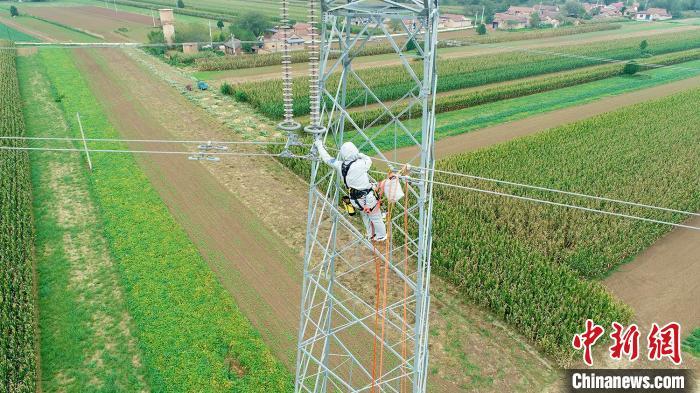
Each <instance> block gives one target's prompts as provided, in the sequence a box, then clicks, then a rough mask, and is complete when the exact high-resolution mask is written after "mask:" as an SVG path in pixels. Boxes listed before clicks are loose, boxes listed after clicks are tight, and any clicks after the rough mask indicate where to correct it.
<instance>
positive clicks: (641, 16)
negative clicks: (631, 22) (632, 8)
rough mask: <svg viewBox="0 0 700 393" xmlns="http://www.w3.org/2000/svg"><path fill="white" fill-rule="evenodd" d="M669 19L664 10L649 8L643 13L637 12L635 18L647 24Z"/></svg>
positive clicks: (669, 15)
mask: <svg viewBox="0 0 700 393" xmlns="http://www.w3.org/2000/svg"><path fill="white" fill-rule="evenodd" d="M671 18H672V16H671V14H669V13H668V11H666V9H664V8H649V9H647V10H644V11H638V12H637V14H636V17H635V19H636V20H639V21H647V22H653V21H657V20H669V19H671Z"/></svg>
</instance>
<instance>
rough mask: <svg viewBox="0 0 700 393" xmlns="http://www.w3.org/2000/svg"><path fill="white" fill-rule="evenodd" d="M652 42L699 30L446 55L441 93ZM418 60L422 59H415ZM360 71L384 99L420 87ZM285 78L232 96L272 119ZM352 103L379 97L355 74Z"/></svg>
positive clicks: (302, 101)
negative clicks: (538, 50)
mask: <svg viewBox="0 0 700 393" xmlns="http://www.w3.org/2000/svg"><path fill="white" fill-rule="evenodd" d="M643 39H646V40H647V41H648V42H649V47H648V50H647V52H648V53H649V54H651V55H661V54H665V53H670V52H679V51H684V50H689V49H694V48H699V47H700V31H697V30H696V31H691V32H688V33H684V35H683V36H682V37H679V36H678V35H676V34H665V35H654V36H648V37H639V38H631V39H623V40H610V41H605V42H602V43H600V44H597V45H595V46H591V45H588V44H578V45H570V46H566V47H552V48H543V49H541V50H542V51H554V52H560V53H565V54H566V55H567V57H563V56H562V57H553V56H551V55H550V54H547V53H536V52H515V53H514V52H506V53H497V54H492V55H486V56H480V57H476V56H474V57H467V58H456V59H446V60H440V61H438V70H439V73H440V77H439V78H438V92H448V91H453V90H458V89H466V88H470V87H476V86H482V85H486V84H491V83H498V82H506V81H511V80H515V79H520V78H526V77H531V76H536V75H543V74H547V73H554V72H560V71H566V70H572V69H576V68H581V67H587V66H593V65H599V64H600V63H601V61H599V60H595V59H591V58H585V57H583V56H590V57H604V58H610V59H615V60H629V59H635V58H638V57H640V55H641V52H640V49H639V43H640V41H641V40H643ZM416 64H417V63H416ZM414 72H415V73H416V75H418V76H419V77H421V75H422V69H420V67H417V66H414ZM357 74H358V75H359V76H360V77H361V78H362V80H363V81H365V82H366V83H367V85H368V86H370V87H371V88H372V89H373V90H374V92H375V94H376V95H377V97H378V98H379V99H381V100H382V101H391V100H396V99H399V98H401V97H402V96H404V95H405V94H406V93H407V92H408V91H411V90H412V89H414V88H415V82H414V81H413V79H412V78H411V76H410V75H409V74H408V73H407V72H406V71H405V69H404V68H403V67H402V66H392V67H379V68H372V69H363V70H358V71H357ZM339 77H340V75H339V74H333V75H331V76H330V77H329V78H328V81H327V84H328V86H335V85H337V83H338V78H339ZM281 92H282V82H281V80H267V81H257V82H246V83H241V84H237V85H234V92H233V96H234V98H235V99H236V100H238V101H243V102H249V103H250V104H252V105H253V106H254V107H255V108H257V109H258V110H259V111H260V112H262V113H263V114H265V115H266V116H268V117H271V118H273V119H281V118H282V115H283V105H282V93H281ZM308 93H309V92H308V78H306V77H298V78H294V83H293V94H294V98H295V102H294V113H295V115H297V116H303V115H307V114H308V113H309V96H308ZM347 102H349V103H351V105H349V106H358V107H359V106H364V105H365V104H372V103H374V102H375V101H374V100H373V99H372V97H368V96H367V95H366V94H365V92H364V90H362V88H361V85H360V83H359V82H358V81H356V80H355V79H352V78H351V79H349V81H348V97H347Z"/></svg>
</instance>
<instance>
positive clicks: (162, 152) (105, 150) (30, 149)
mask: <svg viewBox="0 0 700 393" xmlns="http://www.w3.org/2000/svg"><path fill="white" fill-rule="evenodd" d="M0 150H20V151H22V150H24V151H45V152H75V153H84V152H85V149H76V148H54V147H24V146H0ZM87 151H88V152H90V153H123V154H127V153H132V154H173V155H177V154H180V155H200V154H205V155H211V156H259V157H278V156H279V154H274V153H256V152H229V151H225V152H202V151H165V150H129V149H87ZM291 158H305V157H303V156H294V157H291Z"/></svg>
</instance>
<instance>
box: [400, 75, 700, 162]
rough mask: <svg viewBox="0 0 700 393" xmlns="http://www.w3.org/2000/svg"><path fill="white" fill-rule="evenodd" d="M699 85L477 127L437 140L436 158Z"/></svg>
mask: <svg viewBox="0 0 700 393" xmlns="http://www.w3.org/2000/svg"><path fill="white" fill-rule="evenodd" d="M698 87H700V77H694V78H689V79H685V80H682V81H677V82H673V83H668V84H665V85H660V86H655V87H652V88H649V89H644V90H638V91H634V92H630V93H625V94H620V95H617V96H613V97H607V98H603V99H600V100H598V101H594V102H591V103H588V104H585V105H580V106H574V107H570V108H565V109H561V110H556V111H552V112H547V113H543V114H540V115H536V116H531V117H528V118H525V119H522V120H516V121H512V122H508V123H503V124H498V125H495V126H492V127H487V128H482V129H481V130H478V131H474V132H468V133H464V134H460V135H456V136H451V137H447V138H443V139H440V140H438V141H437V142H435V154H436V156H437V159H441V158H445V157H447V156H451V155H455V154H460V153H466V152H470V151H475V150H479V149H484V148H487V147H489V146H493V145H496V144H499V143H504V142H508V141H510V140H513V139H516V138H520V137H524V136H528V135H533V134H536V133H538V132H542V131H545V130H548V129H550V128H553V127H557V126H560V125H564V124H568V123H572V122H575V121H579V120H584V119H588V118H590V117H593V116H597V115H600V114H603V113H605V112H609V111H613V110H616V109H619V108H622V107H625V106H629V105H634V104H637V103H640V102H645V101H648V100H653V99H657V98H662V97H666V96H669V95H671V94H675V93H678V92H681V91H685V90H688V89H693V88H698ZM417 152H418V150H417V149H416V148H413V147H408V148H402V149H398V151H397V157H398V161H399V162H406V161H408V160H410V159H411V158H412V157H413V156H414V155H415V154H417ZM392 154H393V153H392Z"/></svg>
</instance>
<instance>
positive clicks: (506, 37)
mask: <svg viewBox="0 0 700 393" xmlns="http://www.w3.org/2000/svg"><path fill="white" fill-rule="evenodd" d="M481 26H483V29H481ZM621 28H622V25H621V24H619V23H593V24H585V25H579V26H565V27H560V28H557V29H539V30H527V31H518V30H516V31H494V32H491V33H489V34H488V35H486V26H485V25H483V24H480V25H479V26H478V27H477V28H476V32H477V34H478V35H479V36H478V37H469V38H467V39H466V40H458V41H465V42H478V43H481V44H493V43H497V42H510V41H524V40H537V39H542V38H550V37H560V36H567V35H574V34H585V33H592V32H596V31H610V30H619V29H621ZM481 31H483V34H482V33H481Z"/></svg>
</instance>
